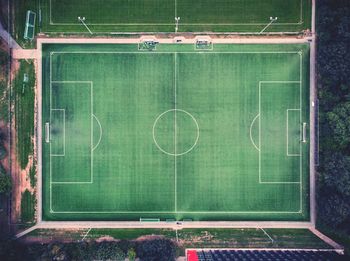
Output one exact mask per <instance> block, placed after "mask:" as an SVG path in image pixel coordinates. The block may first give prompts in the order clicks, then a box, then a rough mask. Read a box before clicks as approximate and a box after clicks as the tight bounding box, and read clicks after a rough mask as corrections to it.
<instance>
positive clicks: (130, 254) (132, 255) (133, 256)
mask: <svg viewBox="0 0 350 261" xmlns="http://www.w3.org/2000/svg"><path fill="white" fill-rule="evenodd" d="M128 259H129V261H134V260H135V259H136V252H135V249H133V248H130V249H129V250H128Z"/></svg>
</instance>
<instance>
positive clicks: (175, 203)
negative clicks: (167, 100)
mask: <svg viewBox="0 0 350 261" xmlns="http://www.w3.org/2000/svg"><path fill="white" fill-rule="evenodd" d="M175 3H176V0H175ZM175 17H176V16H175ZM176 59H177V54H176V53H174V109H175V111H174V152H175V153H174V172H175V173H174V179H175V181H174V186H175V187H174V191H175V201H174V205H175V212H176V211H177V160H176V155H177V152H176V145H177V141H176V135H177V134H176V128H177V126H176V102H177V100H176V84H177V82H176V79H177V63H176Z"/></svg>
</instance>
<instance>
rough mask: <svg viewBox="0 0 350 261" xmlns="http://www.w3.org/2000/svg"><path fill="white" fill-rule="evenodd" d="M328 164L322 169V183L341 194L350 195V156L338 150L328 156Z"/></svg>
mask: <svg viewBox="0 0 350 261" xmlns="http://www.w3.org/2000/svg"><path fill="white" fill-rule="evenodd" d="M325 160H326V162H327V164H326V165H325V166H324V170H321V172H320V174H321V177H320V178H321V183H322V184H323V185H325V186H326V187H328V188H329V189H332V191H336V192H337V193H339V194H340V196H343V197H344V198H345V197H350V157H349V156H344V155H343V154H341V153H339V152H336V153H332V154H331V155H330V156H326V157H325Z"/></svg>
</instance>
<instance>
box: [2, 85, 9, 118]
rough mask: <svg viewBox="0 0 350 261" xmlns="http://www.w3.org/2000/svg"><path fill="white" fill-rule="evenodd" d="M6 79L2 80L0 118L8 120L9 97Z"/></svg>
mask: <svg viewBox="0 0 350 261" xmlns="http://www.w3.org/2000/svg"><path fill="white" fill-rule="evenodd" d="M6 90H7V84H6V81H4V80H0V115H1V116H0V117H1V118H0V120H3V121H5V122H7V120H8V99H7V91H6Z"/></svg>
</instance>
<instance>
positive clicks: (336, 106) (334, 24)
mask: <svg viewBox="0 0 350 261" xmlns="http://www.w3.org/2000/svg"><path fill="white" fill-rule="evenodd" d="M316 10H317V12H316V14H317V16H316V17H317V89H318V99H319V108H320V111H319V116H320V117H319V124H320V125H319V126H320V137H319V145H320V147H319V153H320V154H319V160H320V164H319V167H318V173H317V174H318V175H317V197H318V198H317V203H318V204H317V215H318V222H319V224H320V225H322V226H327V227H330V228H332V229H336V230H338V231H343V232H345V233H347V234H348V235H350V1H348V0H337V1H334V0H318V1H317V9H316Z"/></svg>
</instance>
